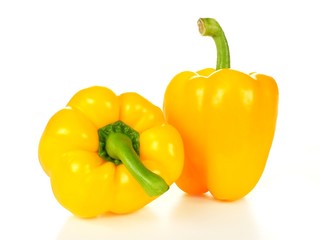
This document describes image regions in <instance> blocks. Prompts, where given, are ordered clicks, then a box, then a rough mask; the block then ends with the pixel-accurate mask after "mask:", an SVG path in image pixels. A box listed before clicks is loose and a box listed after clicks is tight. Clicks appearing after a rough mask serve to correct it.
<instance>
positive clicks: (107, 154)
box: [98, 121, 169, 197]
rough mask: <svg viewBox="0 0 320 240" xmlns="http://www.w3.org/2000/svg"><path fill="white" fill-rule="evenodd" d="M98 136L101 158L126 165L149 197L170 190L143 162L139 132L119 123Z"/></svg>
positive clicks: (101, 130) (105, 128) (104, 129)
mask: <svg viewBox="0 0 320 240" xmlns="http://www.w3.org/2000/svg"><path fill="white" fill-rule="evenodd" d="M98 134H99V143H100V146H99V152H98V154H99V156H100V157H101V158H103V159H104V160H107V161H112V162H114V163H115V164H116V165H118V164H124V165H125V166H126V168H127V169H128V171H129V172H130V174H131V175H132V176H133V177H134V178H135V179H136V180H137V182H138V183H139V184H140V185H141V187H142V188H143V189H144V190H145V192H146V193H147V194H148V195H149V196H151V197H154V196H159V195H161V194H163V193H164V192H166V191H167V190H168V189H169V186H168V184H167V183H166V182H165V180H164V179H163V178H162V177H160V176H159V175H157V174H155V173H154V172H152V171H150V170H149V169H147V168H146V167H145V166H144V165H143V163H142V162H141V160H140V158H139V133H138V132H136V131H135V130H134V129H132V128H131V127H129V126H128V125H126V124H125V123H123V122H121V121H117V122H115V123H113V124H109V125H107V126H105V127H103V128H100V129H99V131H98Z"/></svg>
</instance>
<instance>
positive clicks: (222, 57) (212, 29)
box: [198, 18, 230, 70]
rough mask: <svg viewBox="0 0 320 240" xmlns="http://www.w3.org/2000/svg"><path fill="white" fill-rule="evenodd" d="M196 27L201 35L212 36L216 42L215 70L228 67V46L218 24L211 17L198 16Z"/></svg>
mask: <svg viewBox="0 0 320 240" xmlns="http://www.w3.org/2000/svg"><path fill="white" fill-rule="evenodd" d="M198 27H199V32H200V33H201V35H202V36H210V37H212V38H213V40H214V42H215V44H216V48H217V63H216V70H218V69H223V68H230V52H229V46H228V42H227V38H226V36H225V34H224V32H223V30H222V28H221V26H220V24H219V23H218V22H217V21H216V20H215V19H213V18H200V19H199V20H198Z"/></svg>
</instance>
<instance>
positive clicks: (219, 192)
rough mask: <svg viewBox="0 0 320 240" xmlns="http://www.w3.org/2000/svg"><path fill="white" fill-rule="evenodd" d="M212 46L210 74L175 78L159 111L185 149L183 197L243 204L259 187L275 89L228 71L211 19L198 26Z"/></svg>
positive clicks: (225, 49)
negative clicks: (214, 59)
mask: <svg viewBox="0 0 320 240" xmlns="http://www.w3.org/2000/svg"><path fill="white" fill-rule="evenodd" d="M198 26H199V31H200V33H201V34H202V35H203V36H210V37H212V38H213V40H214V42H215V45H216V53H217V62H216V69H213V68H205V69H202V70H200V71H198V72H192V71H185V72H182V73H179V74H177V75H176V76H175V77H174V78H173V79H172V80H171V82H170V83H169V85H168V86H167V89H166V92H165V95H164V102H163V109H164V113H165V117H166V119H167V121H168V122H169V123H170V124H172V125H173V126H174V127H176V128H177V129H178V131H179V132H180V134H181V136H182V139H183V143H184V146H185V164H184V168H183V171H182V174H181V176H180V177H179V179H178V180H177V182H176V183H177V185H178V187H180V188H181V189H182V190H183V191H185V192H186V193H189V194H203V193H206V192H208V191H209V192H210V193H211V194H212V195H213V197H214V198H215V199H219V200H225V201H233V200H237V199H240V198H243V197H244V196H245V195H247V194H248V193H249V192H251V191H252V189H253V188H254V187H255V186H256V184H257V182H258V181H259V179H260V177H261V175H262V173H263V171H264V168H265V165H266V162H267V159H268V155H269V151H270V148H271V145H272V142H273V137H274V133H275V127H276V120H277V112H278V95H279V94H278V87H277V84H276V81H275V80H274V79H273V78H272V77H270V76H266V75H262V74H258V73H252V74H245V73H243V72H240V71H237V70H232V69H230V53H229V46H228V42H227V39H226V36H225V34H224V32H223V30H222V28H221V26H220V25H219V23H218V22H217V21H216V20H215V19H212V18H201V19H199V21H198Z"/></svg>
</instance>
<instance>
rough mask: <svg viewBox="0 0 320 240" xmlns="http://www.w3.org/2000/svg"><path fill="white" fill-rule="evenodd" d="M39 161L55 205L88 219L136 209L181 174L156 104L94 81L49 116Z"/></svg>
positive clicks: (178, 143)
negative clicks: (115, 90)
mask: <svg viewBox="0 0 320 240" xmlns="http://www.w3.org/2000/svg"><path fill="white" fill-rule="evenodd" d="M39 160H40V163H41V165H42V167H43V169H44V171H45V172H46V174H47V175H48V176H49V177H50V180H51V185H52V190H53V193H54V195H55V197H56V199H57V200H58V201H59V202H60V204H61V205H62V206H64V207H65V208H66V209H68V210H69V211H71V212H72V213H73V214H75V215H77V216H79V217H83V218H90V217H95V216H98V215H102V214H105V213H108V212H112V213H129V212H132V211H135V210H137V209H140V208H142V207H143V206H144V205H146V204H148V203H149V202H151V201H152V200H154V199H155V198H156V197H157V196H159V195H161V194H162V193H164V192H165V191H166V190H167V189H168V187H169V185H171V184H172V183H173V182H175V181H176V179H177V178H178V177H179V175H180V174H181V171H182V167H183V160H184V151H183V143H182V139H181V137H180V134H179V133H178V132H177V130H176V129H175V128H174V127H172V126H171V125H169V124H167V123H166V121H165V119H164V116H163V113H162V111H161V110H160V108H158V107H156V106H155V105H153V104H152V103H150V102H149V101H148V100H146V99H145V98H143V97H142V96H140V95H138V94H137V93H124V94H121V95H120V96H117V95H115V93H113V92H112V91H111V90H110V89H108V88H105V87H98V86H95V87H90V88H86V89H83V90H80V91H79V92H78V93H76V94H75V95H74V96H73V97H72V98H71V100H70V101H69V103H68V104H67V106H66V107H65V108H63V109H62V110H60V111H58V112H57V113H56V114H54V115H53V117H52V118H51V119H50V120H49V122H48V124H47V126H46V128H45V130H44V132H43V135H42V137H41V140H40V143H39Z"/></svg>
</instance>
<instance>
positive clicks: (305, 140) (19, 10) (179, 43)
mask: <svg viewBox="0 0 320 240" xmlns="http://www.w3.org/2000/svg"><path fill="white" fill-rule="evenodd" d="M282 2H283V3H282ZM316 3H317V1H312V0H305V1H303V2H301V1H291V2H290V4H289V5H288V2H287V1H279V0H268V1H248V0H242V1H227V0H224V1H201V0H197V1H159V2H157V3H153V2H151V1H140V0H136V1H40V0H39V1H35V0H31V1H14V0H13V1H6V0H5V1H1V2H0V80H1V87H0V106H1V118H0V122H1V124H0V140H1V153H0V156H1V165H0V166H1V168H0V189H1V191H0V193H1V197H0V219H1V223H0V229H1V230H0V239H33V240H36V239H42V240H43V239H46V240H50V239H56V240H70V239H80V240H81V239H90V240H96V239H97V240H98V239H99V240H100V239H138V238H139V239H141V240H143V239H197V238H201V239H263V240H265V239H320V230H318V229H319V225H320V220H319V216H320V204H319V203H320V193H319V192H320V174H319V172H320V163H319V162H320V124H319V122H320V114H319V112H320V107H319V104H320V95H319V86H320V85H319V84H318V82H319V61H318V57H319V55H320V47H319V42H320V37H319V34H318V29H319V26H318V23H319V22H320V16H319V14H318V5H316ZM199 17H214V18H216V19H217V20H218V21H219V22H220V24H221V25H222V27H223V28H224V30H225V33H226V35H227V37H228V40H229V45H230V50H231V65H232V68H234V69H238V70H242V71H244V72H251V71H256V72H260V73H264V74H268V75H271V76H273V77H274V78H275V79H276V80H277V82H278V85H279V90H280V106H279V118H278V125H277V131H276V136H275V139H274V143H273V147H272V149H271V153H270V157H269V160H268V163H267V167H266V169H265V172H264V174H263V176H262V178H261V180H260V182H259V183H258V185H257V186H256V188H255V189H254V191H252V192H251V193H250V194H249V195H248V196H247V197H246V198H245V199H243V200H241V201H238V202H234V203H221V202H217V201H215V200H213V199H212V198H211V197H209V196H207V197H203V198H199V197H190V196H185V195H184V194H183V193H182V192H181V191H180V190H179V189H177V188H176V187H175V186H173V187H172V188H171V189H170V191H169V192H167V193H166V194H165V195H163V196H161V197H160V198H159V199H157V200H156V201H154V202H152V203H151V204H150V205H148V206H146V207H145V208H143V209H142V210H140V211H138V212H135V213H133V214H129V215H124V216H106V217H104V218H99V219H93V220H81V219H77V218H75V217H72V216H71V214H70V213H69V212H67V211H66V210H64V209H63V208H62V207H61V206H60V205H59V204H58V203H57V202H56V200H55V199H54V197H53V195H52V192H51V188H50V183H49V179H48V178H47V176H46V175H45V174H44V172H43V171H42V169H41V168H40V165H39V163H38V158H37V147H38V146H37V145H38V141H39V138H40V136H41V133H42V131H43V129H44V127H45V125H46V123H47V121H48V119H49V118H50V117H51V116H52V114H53V113H55V112H56V111H57V110H59V109H60V108H61V107H63V106H64V105H65V104H66V102H67V101H68V100H69V98H70V97H71V96H72V95H73V94H74V93H75V92H76V91H77V90H79V89H81V88H84V87H88V86H91V85H105V86H107V87H109V88H111V89H113V90H114V91H115V92H116V93H118V94H119V93H122V92H127V91H136V92H138V93H140V94H141V95H143V96H145V97H147V98H149V99H150V100H151V101H152V102H154V103H155V104H157V105H159V106H161V105H162V97H163V92H164V89H165V87H166V85H167V84H168V82H169V81H170V79H171V78H172V77H173V76H174V75H175V74H176V73H178V72H181V71H183V70H187V69H189V70H192V71H197V70H199V69H202V68H205V67H209V66H213V67H214V66H215V47H214V44H213V42H212V40H211V39H209V38H204V37H201V36H200V34H199V33H198V30H197V25H196V21H197V19H198V18H199ZM165 237H169V238H165Z"/></svg>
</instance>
